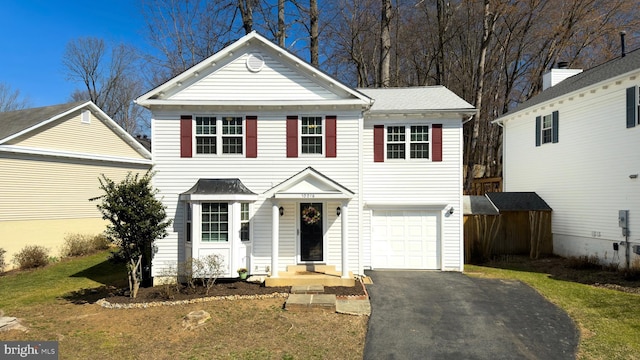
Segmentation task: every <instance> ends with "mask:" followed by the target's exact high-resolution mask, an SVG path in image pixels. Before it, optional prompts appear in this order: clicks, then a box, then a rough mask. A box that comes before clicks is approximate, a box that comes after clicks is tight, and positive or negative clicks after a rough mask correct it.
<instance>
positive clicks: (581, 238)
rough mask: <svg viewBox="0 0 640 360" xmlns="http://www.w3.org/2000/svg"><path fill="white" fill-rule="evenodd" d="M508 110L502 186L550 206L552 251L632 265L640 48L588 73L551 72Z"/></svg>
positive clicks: (638, 231) (638, 197) (639, 189)
mask: <svg viewBox="0 0 640 360" xmlns="http://www.w3.org/2000/svg"><path fill="white" fill-rule="evenodd" d="M543 83H544V84H545V87H546V88H545V90H543V91H542V92H541V93H540V94H539V95H537V96H535V97H533V98H531V99H530V100H528V101H526V102H524V103H522V104H520V105H519V106H518V107H516V108H515V109H513V110H511V111H509V112H508V113H507V114H505V115H503V116H502V117H500V118H499V119H497V120H496V122H497V123H498V124H499V125H501V126H503V127H504V139H503V150H504V171H503V173H504V189H505V191H535V192H536V193H538V194H539V195H540V196H541V197H542V198H543V199H544V200H545V201H546V202H547V203H548V204H549V206H550V207H551V208H553V220H552V233H553V249H554V253H556V254H559V255H562V256H588V257H597V258H598V260H599V261H600V262H602V263H603V264H609V263H614V264H618V265H620V266H621V267H626V266H629V265H633V262H634V261H637V259H638V258H639V257H638V255H636V254H635V253H634V249H635V251H640V249H638V247H637V246H638V245H640V178H638V175H639V174H640V160H638V159H637V158H636V154H638V153H639V152H640V118H639V117H638V109H639V101H638V99H639V96H638V93H639V92H638V86H639V85H640V50H636V51H632V52H629V53H627V54H625V56H621V57H618V58H616V59H613V60H611V61H608V62H606V63H604V64H601V65H599V66H596V67H594V68H592V69H589V70H586V71H580V70H576V69H565V68H559V69H552V70H551V72H549V73H548V74H546V75H545V79H544V82H543Z"/></svg>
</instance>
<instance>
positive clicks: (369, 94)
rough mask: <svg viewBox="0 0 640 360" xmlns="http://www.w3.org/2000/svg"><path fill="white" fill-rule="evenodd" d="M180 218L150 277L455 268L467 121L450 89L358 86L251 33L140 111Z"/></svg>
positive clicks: (164, 192)
mask: <svg viewBox="0 0 640 360" xmlns="http://www.w3.org/2000/svg"><path fill="white" fill-rule="evenodd" d="M136 102H137V103H138V104H140V105H142V106H145V107H147V108H148V109H150V110H151V112H152V133H151V138H152V139H153V143H152V149H153V151H152V152H153V159H154V166H155V169H156V170H157V175H156V176H155V178H154V185H155V187H157V189H159V191H160V193H159V196H160V197H161V198H162V200H163V202H164V203H165V205H166V206H167V208H168V211H167V212H168V214H169V216H170V217H171V218H173V219H174V222H173V227H172V229H170V232H169V236H168V237H166V238H165V239H162V240H158V241H157V242H156V247H157V253H156V255H155V257H154V259H153V275H154V276H156V277H157V276H161V275H163V274H165V273H166V271H167V269H168V268H169V267H173V268H175V266H177V264H178V262H182V261H184V260H186V259H189V258H196V257H203V256H206V255H208V254H219V255H222V256H223V258H224V262H225V276H235V271H236V269H237V268H239V267H247V268H248V269H249V271H250V272H251V273H252V274H254V275H267V274H270V276H271V277H272V278H277V277H279V276H280V272H283V271H285V270H286V268H287V266H289V265H296V264H307V265H308V264H326V265H330V266H331V265H332V266H335V267H336V269H337V270H338V271H339V274H341V276H342V277H343V278H348V277H350V276H352V275H351V274H350V272H351V273H354V274H363V272H364V270H365V269H372V268H396V269H441V270H455V271H461V270H462V268H463V251H462V249H463V245H462V244H463V242H462V212H461V211H460V209H461V208H462V173H461V169H462V118H463V117H465V116H468V115H470V114H473V113H474V112H475V109H474V108H473V107H472V106H471V105H469V104H468V103H467V102H465V101H463V100H462V99H460V98H459V97H458V96H456V95H455V94H453V93H452V92H451V91H449V90H447V89H446V88H444V87H442V86H435V87H419V88H405V89H352V88H350V87H348V86H345V85H344V84H342V83H340V82H338V81H337V80H335V79H333V78H332V77H330V76H328V75H327V74H325V73H323V72H321V71H319V70H318V69H316V68H314V67H312V66H311V65H309V64H308V63H306V62H304V61H303V60H301V59H300V58H298V57H296V56H294V55H292V54H291V53H289V52H288V51H286V50H284V49H282V48H280V47H278V46H277V45H275V44H273V43H272V42H270V41H268V40H267V39H265V38H264V37H262V36H260V35H259V34H257V33H255V32H252V33H250V34H248V35H246V36H244V37H243V38H241V39H240V40H238V41H237V42H235V43H233V44H231V45H230V46H228V47H227V48H225V49H223V50H222V51H220V52H218V53H217V54H214V55H213V56H211V57H209V58H208V59H206V60H204V61H202V62H201V63H199V64H197V65H195V66H194V67H192V68H190V69H188V70H187V71H185V72H184V73H182V74H180V75H178V76H177V77H175V78H173V79H171V80H170V81H168V82H167V83H165V84H163V85H161V86H159V87H158V88H156V89H153V90H151V91H150V92H148V93H146V94H144V95H142V96H141V97H140V98H138V99H137V100H136Z"/></svg>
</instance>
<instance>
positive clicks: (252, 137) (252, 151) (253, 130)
mask: <svg viewBox="0 0 640 360" xmlns="http://www.w3.org/2000/svg"><path fill="white" fill-rule="evenodd" d="M246 124H247V155H246V156H247V157H248V158H255V157H258V117H257V116H247V120H246Z"/></svg>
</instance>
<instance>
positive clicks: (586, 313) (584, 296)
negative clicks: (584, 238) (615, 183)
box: [465, 263, 640, 359]
mask: <svg viewBox="0 0 640 360" xmlns="http://www.w3.org/2000/svg"><path fill="white" fill-rule="evenodd" d="M503 265H504V264H503ZM494 266H495V267H494ZM500 267H503V266H501V265H500V264H492V267H487V266H475V265H466V266H465V272H467V273H468V274H470V275H472V276H482V277H491V278H501V279H515V280H520V281H522V282H524V283H526V284H529V285H530V286H531V287H533V288H534V289H536V290H537V291H538V292H540V294H542V295H543V296H544V297H546V298H547V299H549V300H550V301H551V302H553V303H554V304H556V305H558V306H559V307H560V308H562V309H563V310H565V311H566V312H567V313H568V314H569V316H571V318H572V319H573V320H574V321H575V322H576V324H577V326H578V328H579V330H580V344H579V348H578V354H577V356H578V358H579V359H640V342H638V334H640V311H638V305H639V304H640V295H638V294H630V293H624V292H620V291H616V290H610V289H606V288H601V287H596V286H592V285H588V284H582V283H579V282H574V281H565V280H560V279H559V278H558V277H554V276H550V275H549V274H547V273H543V272H536V271H532V270H531V269H527V268H526V265H523V263H520V264H519V265H515V264H508V266H506V267H508V268H500Z"/></svg>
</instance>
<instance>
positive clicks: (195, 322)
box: [182, 310, 211, 330]
mask: <svg viewBox="0 0 640 360" xmlns="http://www.w3.org/2000/svg"><path fill="white" fill-rule="evenodd" d="M209 319H211V315H210V314H209V313H208V312H206V311H204V310H197V311H192V312H190V313H188V314H187V316H185V317H184V319H183V320H182V326H183V327H184V328H185V329H187V330H193V329H195V328H198V327H200V326H202V325H203V324H204V323H205V322H207V320H209Z"/></svg>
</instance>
